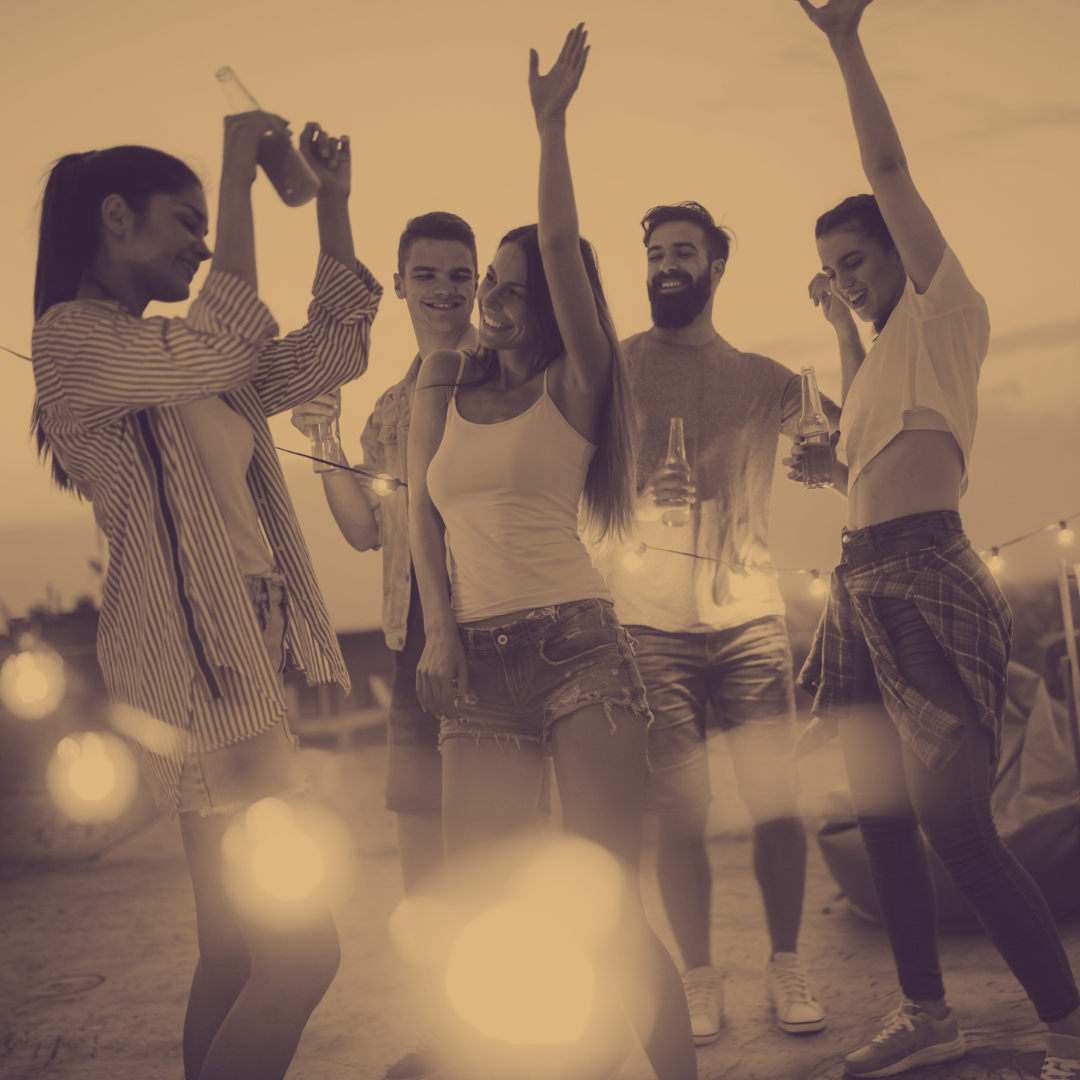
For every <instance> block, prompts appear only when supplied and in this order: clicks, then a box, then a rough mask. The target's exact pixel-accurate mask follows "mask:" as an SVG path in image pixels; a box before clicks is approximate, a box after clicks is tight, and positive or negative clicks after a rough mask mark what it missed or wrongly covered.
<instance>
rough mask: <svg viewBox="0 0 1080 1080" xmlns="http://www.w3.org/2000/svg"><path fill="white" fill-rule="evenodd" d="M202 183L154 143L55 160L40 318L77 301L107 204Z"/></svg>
mask: <svg viewBox="0 0 1080 1080" xmlns="http://www.w3.org/2000/svg"><path fill="white" fill-rule="evenodd" d="M200 186H201V181H200V180H199V178H198V177H197V176H196V175H195V173H194V172H193V171H192V170H191V169H190V168H189V167H188V166H187V165H185V164H184V163H183V162H182V161H181V160H180V159H179V158H175V157H173V156H172V155H171V154H166V153H164V152H163V151H161V150H153V149H151V148H150V147H148V146H113V147H111V148H110V149H108V150H91V151H89V152H88V153H85V154H67V155H65V156H64V157H62V158H60V160H59V161H57V162H55V163H54V164H53V167H52V169H51V170H50V172H49V179H48V182H47V183H46V184H45V194H44V195H43V196H42V200H41V228H40V231H39V233H38V257H37V273H36V275H35V278H34V321H35V322H36V321H38V320H39V319H40V318H41V317H42V316H43V315H44V314H45V312H46V311H48V310H49V308H51V307H52V306H53V305H54V304H61V303H63V302H64V301H65V300H74V299H75V295H76V293H77V292H78V289H79V281H80V279H81V278H82V275H83V273H84V272H85V271H86V270H87V268H88V267H89V266H90V264H91V263H92V262H93V261H94V256H95V254H96V253H97V246H98V230H99V227H100V225H101V204H102V201H103V200H104V199H105V198H106V197H107V196H109V195H120V196H122V197H123V199H124V201H125V202H126V203H127V204H128V206H130V207H131V209H132V210H134V211H135V212H136V213H140V212H141V211H143V210H145V209H146V207H147V204H148V203H149V200H150V196H151V195H156V194H158V193H164V194H168V195H179V194H180V192H182V191H185V190H187V189H188V188H191V187H200ZM41 421H42V417H41V407H40V404H39V402H38V401H37V400H36V399H35V401H34V410H33V413H32V414H31V417H30V430H31V432H32V433H33V435H34V437H35V438H36V440H37V448H38V455H39V456H40V457H42V458H49V459H51V465H52V475H53V479H54V480H55V481H56V483H57V484H58V485H59V486H60V487H61V488H63V489H64V490H66V491H73V490H75V486H74V484H73V483H72V481H71V478H70V477H69V476H68V475H67V473H66V472H65V471H64V469H63V468H62V466H61V465H60V463H59V462H58V461H57V460H56V456H55V454H52V453H51V452H50V451H51V448H50V446H49V439H48V436H47V435H46V434H45V430H44V428H43V427H42V423H41Z"/></svg>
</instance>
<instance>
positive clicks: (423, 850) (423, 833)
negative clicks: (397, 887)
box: [397, 814, 444, 896]
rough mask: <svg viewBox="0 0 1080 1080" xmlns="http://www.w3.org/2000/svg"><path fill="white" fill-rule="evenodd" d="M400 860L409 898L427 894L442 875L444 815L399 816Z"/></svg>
mask: <svg viewBox="0 0 1080 1080" xmlns="http://www.w3.org/2000/svg"><path fill="white" fill-rule="evenodd" d="M397 827H398V828H397V832H398V857H399V859H400V860H401V878H402V882H403V883H404V886H405V893H406V895H409V896H411V895H415V894H416V893H421V892H425V891H426V890H427V889H429V888H430V887H431V885H432V884H433V883H434V882H436V881H438V879H439V878H440V876H441V875H442V871H443V865H444V864H443V827H442V815H441V814H398V816H397Z"/></svg>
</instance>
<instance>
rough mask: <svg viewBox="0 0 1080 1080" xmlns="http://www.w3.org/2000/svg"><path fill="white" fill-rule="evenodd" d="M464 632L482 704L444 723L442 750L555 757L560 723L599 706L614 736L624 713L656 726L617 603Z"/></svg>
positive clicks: (582, 605)
mask: <svg viewBox="0 0 1080 1080" xmlns="http://www.w3.org/2000/svg"><path fill="white" fill-rule="evenodd" d="M458 629H459V632H460V634H461V642H462V644H463V645H464V647H465V655H466V657H467V658H468V662H469V690H470V692H471V696H472V697H475V698H476V701H475V702H471V701H469V702H466V701H461V702H459V703H458V715H457V717H456V718H454V719H449V718H445V717H444V718H443V721H442V726H441V729H440V734H439V741H440V744H441V743H443V742H445V741H446V740H447V739H460V738H465V737H468V738H472V739H476V740H480V739H495V740H497V741H498V742H509V741H510V740H513V741H514V742H516V743H517V744H518V745H519V746H520V745H521V742H522V740H524V741H526V742H534V743H539V744H541V745H542V746H543V747H544V749H545V750H546V751H547V752H548V753H550V751H551V730H552V728H553V727H554V726H555V724H556V723H557V722H558V721H559V720H562V719H564V718H565V717H567V716H570V715H572V714H573V713H575V712H577V711H578V710H579V709H584V708H588V707H590V706H593V705H599V706H602V708H603V709H604V713H605V715H606V716H607V719H608V722H609V723H610V725H611V730H612V731H614V730H615V725H616V716H615V714H614V713H613V708H616V707H617V708H620V709H623V710H625V712H626V713H627V714H628V715H630V716H631V717H633V718H635V719H636V720H639V721H641V722H643V723H645V724H648V723H651V722H652V713H650V712H649V707H648V705H647V704H646V702H645V687H644V685H643V684H642V681H641V675H640V674H639V672H638V667H637V661H636V660H635V659H634V652H633V649H632V648H631V644H630V638H629V636H628V635H627V633H626V631H625V630H624V629H623V627H622V625H621V624H620V623H619V619H618V616H617V615H616V614H615V608H614V605H613V604H612V603H611V602H610V601H609V600H600V599H588V600H573V601H570V602H568V603H565V604H556V605H554V606H552V607H542V608H537V609H536V610H535V611H532V612H530V613H529V614H528V615H527V616H526V617H525V618H524V619H521V620H520V621H519V622H515V623H509V624H507V625H506V626H496V627H492V628H491V629H486V630H478V629H473V628H471V627H467V626H462V627H459V628H458Z"/></svg>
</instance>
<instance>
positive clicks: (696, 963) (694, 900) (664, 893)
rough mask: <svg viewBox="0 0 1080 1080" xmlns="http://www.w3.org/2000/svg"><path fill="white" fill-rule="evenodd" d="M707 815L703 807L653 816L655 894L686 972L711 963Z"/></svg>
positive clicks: (710, 906)
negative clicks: (655, 824) (655, 821)
mask: <svg viewBox="0 0 1080 1080" xmlns="http://www.w3.org/2000/svg"><path fill="white" fill-rule="evenodd" d="M708 813H709V809H708V807H707V806H703V807H702V808H701V809H700V810H691V811H689V812H687V813H685V814H664V815H662V816H661V817H660V818H659V819H658V826H659V829H658V835H657V845H656V875H657V878H658V879H659V882H660V896H661V898H662V899H663V901H664V911H665V912H666V913H667V917H668V922H669V923H670V924H671V932H672V933H673V934H674V935H675V940H676V942H677V943H678V945H679V951H680V952H681V953H682V958H683V966H684V967H685V968H686V970H687V971H689V970H691V969H692V968H697V967H706V966H709V965H711V964H712V950H711V948H710V942H709V929H710V916H711V911H712V867H711V866H710V864H709V853H708V850H707V849H706V847H705V822H706V818H707V817H708Z"/></svg>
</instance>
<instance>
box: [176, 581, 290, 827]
mask: <svg viewBox="0 0 1080 1080" xmlns="http://www.w3.org/2000/svg"><path fill="white" fill-rule="evenodd" d="M245 580H246V582H247V587H248V592H249V593H250V595H251V601H252V603H253V604H254V606H255V614H256V616H257V618H258V620H259V627H260V628H261V630H262V633H263V640H264V641H265V642H266V648H267V650H268V652H269V653H270V659H271V662H272V663H273V664H274V666H275V667H276V668H277V670H278V671H279V672H281V671H284V669H285V632H286V629H287V625H288V607H287V599H286V589H285V579H284V578H283V577H282V575H281V574H279V573H277V572H275V573H273V574H270V575H269V576H267V577H249V578H246V579H245ZM224 674H225V675H226V676H227V675H228V672H225V673H224ZM224 681H225V686H226V693H228V679H227V677H226V678H225V680H224ZM198 708H200V709H205V710H208V711H212V710H214V709H218V708H221V705H220V703H219V702H216V701H207V702H203V703H202V704H200V705H199V706H198ZM298 745H299V743H298V740H297V738H296V737H295V736H294V735H293V734H292V732H291V731H289V725H288V722H287V721H286V720H285V719H284V718H282V719H281V720H278V721H277V722H276V723H274V724H272V725H271V726H270V727H269V728H268V729H267V730H265V731H262V732H260V733H259V734H258V735H254V736H252V737H251V738H250V739H244V740H243V741H242V742H238V743H233V744H232V745H231V746H225V747H221V748H220V749H217V750H195V749H188V750H187V751H186V752H185V754H184V767H183V770H182V772H181V774H180V806H179V812H180V813H198V814H201V815H202V816H203V817H209V816H211V815H214V814H232V813H235V812H236V811H237V810H241V809H243V808H244V807H245V806H250V805H251V803H253V802H257V801H258V800H259V799H265V798H267V797H268V796H270V795H277V796H288V795H296V794H299V793H300V792H301V791H303V790H304V789H305V787H306V786H307V781H306V778H305V776H304V772H303V770H302V769H301V767H300V764H299V761H298V760H297V753H296V751H297V747H298Z"/></svg>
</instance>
